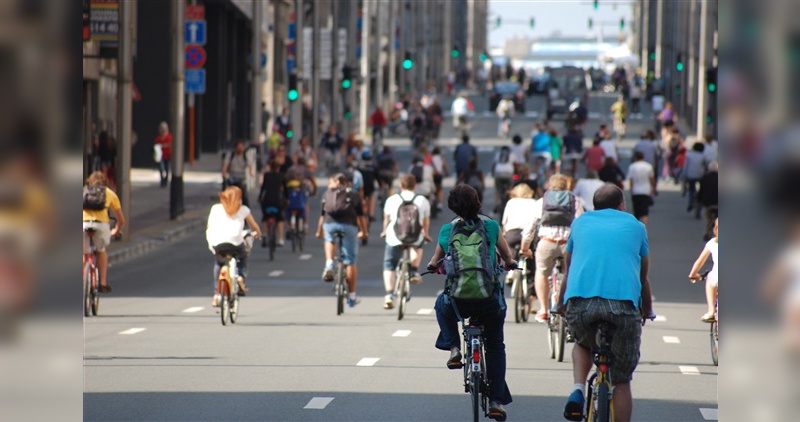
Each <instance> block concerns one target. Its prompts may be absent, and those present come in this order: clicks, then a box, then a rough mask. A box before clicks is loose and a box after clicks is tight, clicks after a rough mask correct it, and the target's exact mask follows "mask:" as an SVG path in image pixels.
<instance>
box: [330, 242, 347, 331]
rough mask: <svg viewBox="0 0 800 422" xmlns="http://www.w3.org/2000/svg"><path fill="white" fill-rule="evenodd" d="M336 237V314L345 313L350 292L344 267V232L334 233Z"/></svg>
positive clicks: (334, 256)
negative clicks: (345, 302)
mask: <svg viewBox="0 0 800 422" xmlns="http://www.w3.org/2000/svg"><path fill="white" fill-rule="evenodd" d="M333 235H334V237H335V238H336V253H334V254H333V269H334V281H335V283H334V288H333V291H334V294H335V295H336V315H341V314H343V313H344V299H345V297H346V296H347V294H348V293H349V288H348V285H347V271H346V269H345V268H344V250H343V249H342V244H343V243H344V233H343V232H335V233H333Z"/></svg>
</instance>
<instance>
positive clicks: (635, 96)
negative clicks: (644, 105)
mask: <svg viewBox="0 0 800 422" xmlns="http://www.w3.org/2000/svg"><path fill="white" fill-rule="evenodd" d="M641 101H642V86H641V82H640V80H639V77H638V76H636V77H634V80H633V84H632V85H631V113H632V115H635V116H636V117H642V115H641V109H640V107H641V106H640V103H641Z"/></svg>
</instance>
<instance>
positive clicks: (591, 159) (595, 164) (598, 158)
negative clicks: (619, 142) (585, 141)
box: [582, 139, 606, 172]
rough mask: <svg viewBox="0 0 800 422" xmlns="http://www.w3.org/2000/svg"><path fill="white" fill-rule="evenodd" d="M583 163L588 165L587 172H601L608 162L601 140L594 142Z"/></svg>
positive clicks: (584, 156)
mask: <svg viewBox="0 0 800 422" xmlns="http://www.w3.org/2000/svg"><path fill="white" fill-rule="evenodd" d="M582 161H583V162H584V163H585V165H586V171H587V172H588V171H589V170H593V171H595V172H599V171H600V169H602V168H603V165H605V162H606V151H605V150H604V149H603V147H601V146H600V140H599V139H595V140H593V141H592V146H591V147H589V148H588V149H587V150H586V152H584V153H583V158H582Z"/></svg>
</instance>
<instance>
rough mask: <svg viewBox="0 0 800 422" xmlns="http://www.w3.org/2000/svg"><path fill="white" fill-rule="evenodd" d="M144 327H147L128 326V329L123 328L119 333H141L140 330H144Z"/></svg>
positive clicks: (126, 334) (125, 334)
mask: <svg viewBox="0 0 800 422" xmlns="http://www.w3.org/2000/svg"><path fill="white" fill-rule="evenodd" d="M146 329H147V328H129V329H127V330H125V331H120V332H119V333H120V334H122V335H123V336H129V335H132V334H138V333H141V332H142V331H144V330H146Z"/></svg>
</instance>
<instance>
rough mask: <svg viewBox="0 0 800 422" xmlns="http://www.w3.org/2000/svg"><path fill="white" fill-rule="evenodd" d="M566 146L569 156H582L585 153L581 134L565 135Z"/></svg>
mask: <svg viewBox="0 0 800 422" xmlns="http://www.w3.org/2000/svg"><path fill="white" fill-rule="evenodd" d="M564 146H565V147H566V148H567V154H580V153H582V152H583V138H582V137H581V134H580V133H568V134H566V135H564Z"/></svg>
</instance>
